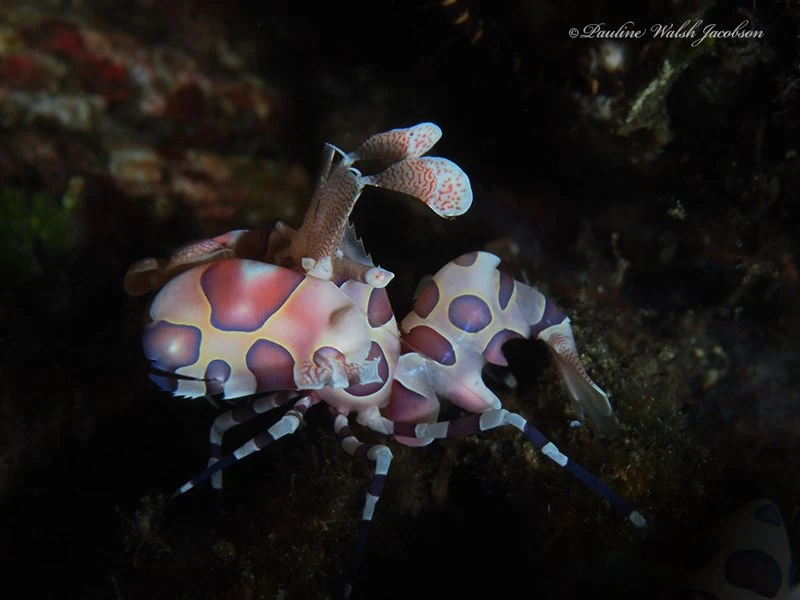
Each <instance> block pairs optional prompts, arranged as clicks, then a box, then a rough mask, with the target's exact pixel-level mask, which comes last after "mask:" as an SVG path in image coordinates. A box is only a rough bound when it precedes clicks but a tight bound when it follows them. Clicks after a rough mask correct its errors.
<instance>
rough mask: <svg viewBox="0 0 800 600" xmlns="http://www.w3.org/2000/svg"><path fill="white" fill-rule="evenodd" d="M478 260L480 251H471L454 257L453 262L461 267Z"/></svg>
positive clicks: (469, 265)
mask: <svg viewBox="0 0 800 600" xmlns="http://www.w3.org/2000/svg"><path fill="white" fill-rule="evenodd" d="M476 260H478V253H477V252H469V253H467V254H462V255H461V256H459V257H458V258H456V259H454V260H453V262H454V263H455V264H457V265H458V266H459V267H471V266H472V265H474V264H475V261H476Z"/></svg>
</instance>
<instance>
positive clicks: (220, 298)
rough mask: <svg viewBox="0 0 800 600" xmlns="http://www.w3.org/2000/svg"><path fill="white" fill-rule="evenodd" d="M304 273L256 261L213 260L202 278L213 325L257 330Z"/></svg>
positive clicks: (230, 328) (219, 327)
mask: <svg viewBox="0 0 800 600" xmlns="http://www.w3.org/2000/svg"><path fill="white" fill-rule="evenodd" d="M303 279H304V276H303V275H301V274H300V273H296V272H294V271H290V270H288V269H283V268H280V267H276V266H275V265H270V264H266V263H261V262H258V261H254V260H223V261H220V262H216V263H212V264H211V265H209V267H208V268H207V269H206V270H205V272H204V273H203V274H202V275H201V277H200V287H201V288H202V289H203V293H204V294H205V295H206V298H208V303H209V305H210V306H211V324H212V325H213V326H214V327H216V328H217V329H220V330H222V331H246V332H252V331H257V330H259V329H260V328H261V327H263V326H264V323H266V322H267V319H269V318H270V317H271V316H272V315H274V314H275V313H276V312H277V311H278V309H280V308H281V307H282V306H283V305H284V304H285V303H286V301H287V300H288V299H289V296H291V295H292V292H294V291H295V289H297V286H299V285H300V283H301V282H302V281H303Z"/></svg>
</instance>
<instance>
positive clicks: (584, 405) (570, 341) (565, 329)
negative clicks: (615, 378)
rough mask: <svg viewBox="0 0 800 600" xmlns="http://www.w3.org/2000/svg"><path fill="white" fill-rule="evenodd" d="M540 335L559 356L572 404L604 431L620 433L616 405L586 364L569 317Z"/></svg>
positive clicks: (606, 432)
mask: <svg viewBox="0 0 800 600" xmlns="http://www.w3.org/2000/svg"><path fill="white" fill-rule="evenodd" d="M539 339H540V340H542V341H543V342H544V343H545V344H547V346H548V348H549V349H550V351H551V353H552V355H553V357H554V358H555V359H556V360H555V362H556V366H557V367H558V371H559V373H560V374H561V378H562V379H563V380H564V384H565V385H566V386H567V390H568V391H569V395H570V398H571V400H572V407H573V409H574V410H575V412H576V413H577V414H578V415H579V417H581V418H582V417H583V416H584V414H586V415H588V416H589V418H590V419H591V420H592V422H593V423H594V425H595V427H596V428H597V430H598V431H599V432H600V433H601V434H602V435H605V436H609V437H611V436H614V435H616V434H617V433H618V432H619V421H617V417H616V415H615V414H614V408H613V407H612V406H611V402H610V401H609V399H608V394H606V393H605V392H604V391H603V390H602V389H601V388H600V386H599V385H597V384H596V383H595V382H594V381H592V379H591V377H589V374H588V373H587V372H586V369H585V368H584V367H583V364H582V363H581V360H580V358H579V357H578V350H577V348H576V347H575V338H574V337H573V335H572V329H571V328H570V326H569V319H565V320H564V321H563V322H562V323H559V324H558V325H553V326H551V327H548V328H547V329H545V330H544V331H542V332H541V333H540V334H539Z"/></svg>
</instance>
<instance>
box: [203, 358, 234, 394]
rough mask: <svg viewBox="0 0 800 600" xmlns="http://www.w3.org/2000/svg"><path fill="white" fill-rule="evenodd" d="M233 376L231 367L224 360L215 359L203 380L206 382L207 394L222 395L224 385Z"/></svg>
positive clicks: (208, 367) (207, 368) (209, 364)
mask: <svg viewBox="0 0 800 600" xmlns="http://www.w3.org/2000/svg"><path fill="white" fill-rule="evenodd" d="M230 376H231V366H230V365H229V364H228V363H226V362H225V361H224V360H220V359H218V358H217V359H214V360H212V361H211V362H210V363H208V366H207V367H206V373H205V375H204V376H203V379H205V380H206V393H208V394H212V395H213V394H221V393H223V391H224V390H223V389H222V384H223V383H225V382H226V381H228V378H229V377H230Z"/></svg>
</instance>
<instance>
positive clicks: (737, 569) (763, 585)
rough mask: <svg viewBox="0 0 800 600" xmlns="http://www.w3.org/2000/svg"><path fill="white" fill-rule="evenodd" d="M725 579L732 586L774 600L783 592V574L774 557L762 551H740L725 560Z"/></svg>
mask: <svg viewBox="0 0 800 600" xmlns="http://www.w3.org/2000/svg"><path fill="white" fill-rule="evenodd" d="M725 578H726V579H727V580H728V581H729V582H730V583H731V584H732V585H735V586H737V587H740V588H744V589H746V590H751V591H753V592H756V593H757V594H760V595H761V596H764V597H765V598H774V597H775V596H777V595H778V592H779V591H780V590H781V582H782V581H783V573H781V567H780V565H779V564H778V561H776V560H775V559H774V558H773V557H772V556H770V555H769V554H767V553H766V552H761V551H760V550H738V551H737V552H732V553H731V554H730V555H729V556H728V558H727V559H726V560H725Z"/></svg>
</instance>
